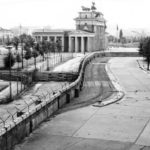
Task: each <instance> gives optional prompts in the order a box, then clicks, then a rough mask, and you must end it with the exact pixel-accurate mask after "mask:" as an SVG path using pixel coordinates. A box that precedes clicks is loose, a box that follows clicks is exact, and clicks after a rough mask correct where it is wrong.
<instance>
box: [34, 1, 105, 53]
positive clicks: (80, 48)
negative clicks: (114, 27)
mask: <svg viewBox="0 0 150 150" xmlns="http://www.w3.org/2000/svg"><path fill="white" fill-rule="evenodd" d="M74 20H75V22H76V30H45V29H43V30H37V31H34V32H33V36H34V38H35V40H36V41H42V40H47V41H52V42H56V41H58V40H59V41H60V43H61V46H62V52H82V53H84V52H92V51H99V50H104V49H106V46H107V44H106V43H107V39H106V35H105V30H106V21H105V19H104V17H103V14H102V13H101V12H98V11H96V7H95V4H94V3H93V5H92V6H91V8H87V7H84V6H82V11H81V12H79V15H78V17H77V18H75V19H74Z"/></svg>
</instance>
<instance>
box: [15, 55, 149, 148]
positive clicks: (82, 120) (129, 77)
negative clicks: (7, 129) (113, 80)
mask: <svg viewBox="0 0 150 150" xmlns="http://www.w3.org/2000/svg"><path fill="white" fill-rule="evenodd" d="M136 59H137V58H113V59H112V60H111V62H110V68H111V70H112V72H113V73H114V75H115V76H116V77H117V78H118V80H119V82H120V84H121V85H122V86H123V88H124V90H125V92H126V96H125V98H124V99H123V100H122V101H120V102H117V103H114V104H112V105H109V106H106V107H93V106H92V105H90V106H86V107H77V108H76V109H71V110H70V111H64V112H63V111H62V112H61V113H60V114H58V115H56V116H55V117H54V118H50V120H47V122H45V123H43V124H42V125H41V126H40V127H39V129H37V130H35V131H34V132H33V134H32V135H31V136H30V137H29V138H26V140H25V141H24V142H23V143H22V144H20V145H18V146H16V148H15V150H29V149H32V150H150V109H149V108H150V92H149V91H150V86H149V85H150V76H149V75H148V74H146V73H145V72H143V71H142V70H141V69H140V68H139V67H138V65H137V62H136ZM97 62H98V63H99V60H97V61H96V62H92V67H91V68H92V73H90V74H89V75H87V80H86V82H87V86H88V87H89V86H91V83H90V84H89V82H91V81H89V79H90V78H91V79H93V80H92V81H94V79H96V81H97V80H98V78H96V76H95V75H96V74H97V71H96V70H94V69H95V67H94V66H95V65H96V64H97ZM93 64H95V65H94V66H93ZM97 69H98V68H97ZM90 70H91V69H90ZM103 77H104V79H105V76H103ZM93 88H94V86H93ZM89 91H90V90H88V91H86V88H85V92H84V90H83V92H82V93H81V97H83V98H84V97H87V98H89V99H90V97H89V96H90V92H89ZM87 92H89V93H87ZM96 93H97V94H98V92H96ZM81 97H80V98H79V99H82V98H81ZM91 97H92V96H91ZM77 101H78V100H77ZM69 107H71V106H68V108H69Z"/></svg>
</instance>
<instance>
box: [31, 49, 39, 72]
mask: <svg viewBox="0 0 150 150" xmlns="http://www.w3.org/2000/svg"><path fill="white" fill-rule="evenodd" d="M32 55H33V57H34V65H35V70H36V58H37V57H38V55H39V53H38V51H36V49H34V50H33V52H32Z"/></svg>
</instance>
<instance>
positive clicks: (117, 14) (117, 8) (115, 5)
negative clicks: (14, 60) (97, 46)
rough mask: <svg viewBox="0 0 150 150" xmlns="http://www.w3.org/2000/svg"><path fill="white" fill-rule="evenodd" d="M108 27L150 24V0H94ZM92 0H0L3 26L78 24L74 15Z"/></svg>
mask: <svg viewBox="0 0 150 150" xmlns="http://www.w3.org/2000/svg"><path fill="white" fill-rule="evenodd" d="M93 1H94V2H95V3H96V7H97V10H98V11H101V12H102V13H103V14H104V17H105V19H106V20H107V24H108V28H111V27H114V26H116V25H117V24H118V26H119V28H123V29H127V28H150V17H149V15H150V0H93ZM91 2H92V0H0V27H4V28H11V27H13V26H19V25H20V24H21V25H22V26H51V27H52V28H69V29H72V28H75V22H74V20H73V18H75V17H77V16H78V11H80V10H81V6H82V5H83V6H86V7H90V6H91Z"/></svg>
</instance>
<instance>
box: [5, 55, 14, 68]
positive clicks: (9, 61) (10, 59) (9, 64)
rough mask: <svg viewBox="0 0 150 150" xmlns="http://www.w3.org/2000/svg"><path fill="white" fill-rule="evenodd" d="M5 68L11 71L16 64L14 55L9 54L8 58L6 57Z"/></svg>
mask: <svg viewBox="0 0 150 150" xmlns="http://www.w3.org/2000/svg"><path fill="white" fill-rule="evenodd" d="M3 61H4V66H5V68H7V69H9V68H11V67H12V66H13V65H14V64H15V58H14V56H13V54H12V53H8V54H7V55H6V57H4V60H3Z"/></svg>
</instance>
